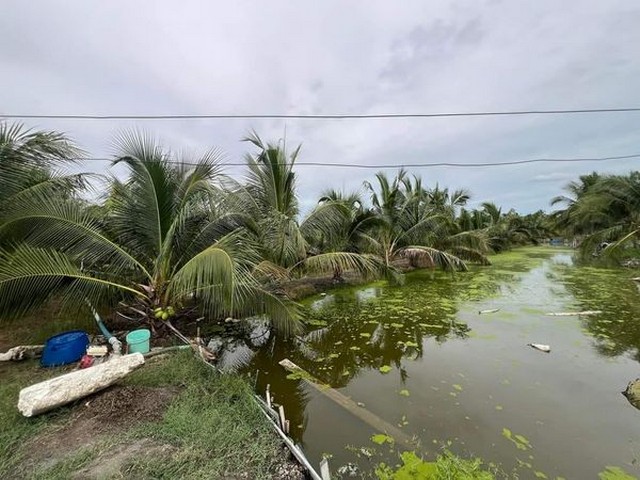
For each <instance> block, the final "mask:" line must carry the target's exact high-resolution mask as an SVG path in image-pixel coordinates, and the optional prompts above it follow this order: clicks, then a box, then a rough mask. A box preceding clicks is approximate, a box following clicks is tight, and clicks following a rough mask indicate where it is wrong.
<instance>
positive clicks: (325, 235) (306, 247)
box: [230, 132, 381, 279]
mask: <svg viewBox="0 0 640 480" xmlns="http://www.w3.org/2000/svg"><path fill="white" fill-rule="evenodd" d="M245 141H247V142H250V143H251V144H252V145H254V146H255V147H257V148H258V153H257V154H253V155H252V154H248V155H247V156H246V161H247V166H248V170H249V172H248V176H247V184H246V186H242V185H239V186H237V188H236V189H235V191H234V195H233V196H232V197H231V199H230V202H234V204H233V206H232V207H231V208H232V209H233V210H234V211H236V212H240V213H242V215H244V217H245V219H246V225H247V226H248V228H249V229H250V230H251V231H252V232H253V234H254V236H255V238H256V243H257V244H258V245H259V249H260V253H261V255H262V257H263V259H264V261H263V262H262V263H261V265H260V268H261V269H262V271H263V272H265V273H267V274H268V275H270V276H271V278H274V277H276V278H277V277H279V278H280V279H286V278H289V277H291V276H292V275H293V276H300V275H304V274H307V273H311V274H322V273H331V272H335V271H341V272H342V271H349V270H351V271H356V272H358V273H359V274H361V275H364V276H367V277H368V276H374V275H377V274H379V272H380V271H381V265H380V264H379V262H377V259H376V257H375V256H371V255H366V254H361V253H359V252H357V251H354V250H353V249H351V250H349V249H347V248H346V246H344V248H342V247H341V248H330V249H328V250H326V251H325V250H320V249H319V248H317V247H318V245H319V242H323V241H327V239H335V237H336V232H338V231H339V230H340V229H341V228H342V227H343V225H344V219H345V215H346V213H345V212H346V210H345V204H344V202H343V201H341V200H332V201H323V202H320V203H319V204H318V205H317V206H316V208H314V209H313V210H312V211H311V212H310V213H309V214H308V215H307V216H305V217H304V218H303V219H302V220H301V221H300V222H299V221H298V217H299V204H298V197H297V190H296V177H295V172H294V166H295V162H296V159H297V157H298V154H299V152H300V146H298V147H296V148H295V149H294V150H293V152H291V153H289V152H288V151H287V146H286V143H285V142H284V141H281V142H279V143H277V144H273V143H265V142H263V141H262V139H261V138H260V137H259V136H258V135H257V134H256V133H255V132H253V133H251V134H250V135H249V136H248V137H247V138H246V139H245ZM323 239H324V240H323ZM334 246H335V245H334Z"/></svg>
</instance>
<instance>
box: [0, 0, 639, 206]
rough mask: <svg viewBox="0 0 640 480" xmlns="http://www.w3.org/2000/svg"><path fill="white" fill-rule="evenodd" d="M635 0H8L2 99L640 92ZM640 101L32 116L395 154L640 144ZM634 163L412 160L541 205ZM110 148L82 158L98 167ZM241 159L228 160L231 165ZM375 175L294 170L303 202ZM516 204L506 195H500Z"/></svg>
mask: <svg viewBox="0 0 640 480" xmlns="http://www.w3.org/2000/svg"><path fill="white" fill-rule="evenodd" d="M639 22H640V4H638V3H637V2H636V1H635V0H611V1H607V2H601V1H598V0H588V1H587V0H581V1H578V0H572V1H566V2H562V3H558V2H556V1H552V0H541V1H535V2H533V1H530V2H500V1H493V0H492V1H485V2H477V1H471V0H462V1H453V2H444V1H436V2H421V1H417V0H416V1H411V2H402V3H400V4H398V3H397V2H386V1H371V2H366V3H365V2H362V3H354V2H350V3H344V2H339V1H337V0H336V1H326V2H315V3H308V2H304V3H303V2H289V1H273V2H268V3H267V2H248V1H238V2H226V3H212V2H195V1H187V2H182V3H180V4H176V3H175V2H168V1H145V2H143V1H136V2H129V1H123V0H120V1H110V2H87V1H84V0H73V1H65V2H37V4H36V3H35V2H24V1H20V0H9V1H5V2H4V3H3V15H2V16H1V17H0V44H2V45H3V48H2V50H1V51H0V65H1V66H2V72H3V73H2V75H0V106H1V107H0V108H1V110H0V113H1V112H6V113H15V112H19V113H22V112H24V113H34V112H42V113H129V114H136V113H156V114H162V113H212V112H213V113H225V112H228V113H336V112H337V113H343V112H344V113H366V112H436V111H470V110H504V109H526V108H555V107H559V108H579V107H607V106H636V105H640V91H639V90H638V89H637V88H636V83H637V82H636V79H637V78H638V76H639V75H640V56H638V55H637V45H640V30H639V29H637V28H636V26H637V24H638V23H639ZM639 123H640V114H625V115H603V116H597V117H596V116H567V117H508V118H506V117H500V118H490V117H483V118H458V119H425V120H394V121H382V120H371V121H334V122H331V121H313V122H312V121H307V120H297V121H294V120H288V121H286V122H285V121H276V120H264V121H245V120H226V121H203V120H198V121H173V122H137V123H136V122H99V123H98V122H96V123H90V122H79V121H44V120H42V121H34V122H29V125H34V126H38V127H43V128H59V129H62V130H65V131H67V132H68V133H70V134H71V135H72V136H73V137H75V138H76V139H77V140H78V141H79V142H80V143H81V144H82V145H83V146H84V147H85V148H87V149H88V150H89V151H90V152H91V153H92V154H93V155H95V156H98V157H102V156H105V155H106V154H108V153H109V143H110V139H111V137H112V135H113V133H114V132H116V131H117V130H118V129H120V128H123V127H127V126H129V127H130V126H138V127H142V128H146V129H149V130H151V131H153V132H157V134H158V135H159V136H160V137H162V138H163V139H165V141H167V143H169V144H170V145H171V146H172V148H174V149H175V150H181V149H185V148H187V149H191V150H193V149H196V150H197V149H204V148H206V147H209V146H212V145H217V146H220V147H222V148H224V149H225V150H227V151H228V152H229V155H230V156H231V157H232V158H233V159H234V160H240V158H241V154H242V152H243V151H245V150H246V149H247V146H246V145H244V144H240V143H239V139H240V138H241V137H242V136H243V135H244V134H245V133H246V132H247V131H248V130H249V129H250V128H256V130H258V132H260V134H261V135H262V136H263V137H265V138H269V137H272V138H278V137H280V136H282V135H283V133H284V131H285V128H286V132H287V138H288V139H289V142H290V143H293V142H302V143H303V144H304V147H303V151H302V156H301V161H305V160H306V161H325V162H351V163H372V164H389V163H393V164H401V163H416V162H434V161H456V162H474V163H477V162H487V161H506V160H514V159H527V158H534V157H542V156H547V157H575V156H588V157H594V156H608V155H624V154H628V153H636V150H640V146H638V143H639V142H638V140H640V129H639V128H638V125H639ZM636 164H637V162H635V161H633V160H629V161H616V162H613V161H612V162H607V163H606V164H605V163H600V164H597V165H596V164H593V163H581V164H571V165H567V164H557V165H556V164H553V165H552V164H536V165H527V166H521V167H500V168H494V169H464V170H463V169H444V168H437V169H421V170H419V171H417V173H420V174H422V175H423V176H424V177H425V180H426V181H427V182H428V183H435V182H436V181H437V182H440V183H441V184H450V185H451V186H452V187H467V188H470V189H471V190H472V191H473V193H474V198H475V199H476V200H477V201H481V200H485V199H486V200H492V201H496V202H498V203H501V202H504V203H505V207H507V208H508V207H511V206H515V207H516V208H518V209H522V210H535V209H538V208H544V207H546V206H547V205H548V200H549V198H551V197H552V196H554V195H556V194H558V193H559V192H558V190H559V188H561V187H562V185H564V184H565V183H566V181H568V180H570V179H571V178H573V177H572V176H577V175H579V174H582V173H587V172H589V171H591V170H593V169H594V167H598V168H599V169H600V170H606V171H615V172H621V171H628V170H630V169H631V168H634V167H635V165H636ZM105 165H106V162H94V163H92V164H91V166H90V168H91V169H93V170H100V169H104V168H105ZM233 172H238V169H234V170H233ZM374 172H375V171H367V170H355V169H344V170H343V169H340V170H338V169H326V168H324V169H323V168H318V167H313V168H312V167H300V169H299V185H300V188H301V192H302V195H303V197H304V199H303V201H304V203H305V204H306V205H310V204H312V203H313V201H314V199H315V198H316V196H317V194H318V193H319V192H320V191H321V190H322V189H324V188H326V187H328V186H336V187H345V188H358V187H359V186H360V185H361V182H362V180H364V179H365V178H371V177H372V176H373V173H374ZM507 203H508V204H507Z"/></svg>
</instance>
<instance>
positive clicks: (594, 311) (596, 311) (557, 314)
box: [545, 310, 602, 317]
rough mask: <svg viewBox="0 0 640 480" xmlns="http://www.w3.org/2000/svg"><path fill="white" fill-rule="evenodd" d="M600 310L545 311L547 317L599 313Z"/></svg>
mask: <svg viewBox="0 0 640 480" xmlns="http://www.w3.org/2000/svg"><path fill="white" fill-rule="evenodd" d="M600 313H602V310H585V311H583V312H559V313H545V315H547V316H548V317H576V316H578V315H582V316H587V315H599V314H600Z"/></svg>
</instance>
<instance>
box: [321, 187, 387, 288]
mask: <svg viewBox="0 0 640 480" xmlns="http://www.w3.org/2000/svg"><path fill="white" fill-rule="evenodd" d="M318 203H319V205H333V207H334V210H335V212H336V213H337V215H338V221H337V222H336V224H335V225H334V227H333V228H332V229H331V231H329V232H327V233H326V234H325V235H323V236H321V237H320V238H318V239H316V242H315V243H314V246H315V248H317V250H318V251H320V252H350V253H363V252H368V251H370V250H371V245H372V244H371V236H370V234H371V232H372V231H373V230H374V229H375V228H376V227H380V226H382V224H383V223H382V221H381V219H380V218H379V217H378V215H377V214H376V212H374V211H373V210H372V209H370V208H365V206H364V202H363V200H362V198H361V197H360V195H359V194H358V193H343V192H340V191H337V190H327V191H325V192H324V193H323V194H322V196H321V197H320V200H319V201H318ZM342 274H343V272H342V270H341V269H340V268H339V266H338V268H336V270H335V271H334V274H333V277H334V280H336V281H341V280H342Z"/></svg>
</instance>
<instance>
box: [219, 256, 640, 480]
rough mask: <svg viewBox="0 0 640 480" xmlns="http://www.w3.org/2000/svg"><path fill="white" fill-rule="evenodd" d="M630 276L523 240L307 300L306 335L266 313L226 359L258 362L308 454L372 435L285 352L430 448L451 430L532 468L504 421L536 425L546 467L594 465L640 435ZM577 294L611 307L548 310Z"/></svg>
mask: <svg viewBox="0 0 640 480" xmlns="http://www.w3.org/2000/svg"><path fill="white" fill-rule="evenodd" d="M633 276H637V274H633V272H631V271H624V270H604V269H593V268H591V267H585V266H581V265H577V266H573V265H572V255H571V253H569V252H567V251H566V250H564V251H553V250H551V249H531V250H527V249H525V250H520V251H518V252H513V253H506V254H502V255H500V256H499V257H497V258H496V259H495V262H494V265H493V266H491V267H488V268H474V269H472V271H471V272H468V273H464V274H457V275H455V276H452V275H450V274H444V273H439V272H429V271H425V272H415V273H413V274H411V275H409V276H408V277H407V281H406V283H405V285H404V286H402V287H395V286H391V285H386V284H383V283H379V284H374V285H369V286H366V287H360V288H348V287H344V288H339V289H336V290H332V291H331V292H329V293H328V294H327V295H325V296H318V297H315V298H313V299H310V300H309V301H308V302H306V307H305V316H306V320H307V323H308V325H309V329H308V331H307V333H306V334H305V335H304V336H302V337H300V338H297V339H290V340H287V339H283V338H280V337H277V336H274V335H272V334H271V333H270V332H269V331H268V330H267V329H266V328H265V327H264V326H260V324H259V323H256V324H254V325H253V328H251V329H249V330H247V331H246V332H244V334H243V335H239V336H236V337H235V338H234V339H232V340H230V341H229V342H228V347H227V349H226V350H225V352H224V353H223V355H222V359H221V362H222V363H225V364H227V365H229V366H232V367H234V368H236V369H239V370H240V371H241V372H245V373H247V374H249V375H251V376H252V378H255V375H256V373H257V379H256V389H257V390H258V391H259V392H260V393H263V392H264V390H265V388H266V386H267V385H270V389H271V392H272V393H273V394H274V395H275V401H276V402H278V403H280V404H282V405H283V406H284V408H285V412H286V415H287V417H288V418H289V419H290V421H291V432H292V435H293V436H294V437H295V438H296V440H298V441H299V442H301V443H302V444H303V446H306V447H307V449H306V451H307V454H310V455H311V457H310V458H313V460H314V462H317V461H318V459H319V458H320V457H321V455H322V454H323V452H330V453H332V454H334V460H335V462H336V464H337V465H340V463H337V462H343V463H344V462H346V461H351V460H353V458H352V456H349V455H347V454H346V453H345V450H344V447H345V445H356V446H362V445H368V446H371V445H370V444H371V442H370V440H369V439H370V436H371V434H372V432H371V428H369V427H368V426H367V425H363V424H362V422H360V421H359V420H358V419H357V418H355V417H353V418H351V415H350V413H349V412H347V411H345V410H343V409H341V408H340V407H337V406H336V405H335V404H333V403H332V402H331V401H330V400H327V399H326V398H324V396H323V395H322V394H321V393H318V392H315V391H313V390H311V389H309V388H308V387H305V382H303V381H301V380H299V379H295V378H289V379H288V378H287V372H285V371H284V370H283V369H282V368H281V367H280V366H279V365H278V362H279V361H280V360H282V359H283V358H288V359H290V360H291V361H293V362H294V363H296V364H298V365H300V366H301V367H302V368H304V369H305V370H307V371H308V372H309V373H311V374H312V375H313V376H314V377H317V378H318V380H319V381H320V382H323V383H326V384H329V385H331V386H333V387H334V388H338V389H341V391H342V393H343V394H345V395H348V396H351V398H352V399H353V400H354V401H359V402H360V401H361V402H365V403H366V408H367V409H368V410H369V411H371V412H372V413H373V414H376V415H378V416H380V417H381V418H383V419H384V420H386V421H388V422H391V423H394V424H398V426H399V427H400V428H402V429H403V431H406V432H407V433H409V434H412V435H413V434H414V435H416V436H418V437H419V438H420V439H421V440H422V441H423V445H424V446H425V449H426V450H428V449H429V446H430V445H441V443H437V444H434V443H432V442H433V441H437V442H438V441H443V440H449V439H450V440H452V441H453V442H454V443H453V446H452V447H451V449H452V450H454V451H455V452H457V453H460V454H463V455H464V454H468V453H469V452H473V453H475V454H477V455H480V456H482V457H484V458H485V459H487V460H488V461H495V462H497V463H500V464H501V465H503V466H505V468H507V469H510V468H516V467H517V468H520V469H521V470H522V471H521V472H520V473H521V474H522V475H521V478H533V477H532V475H533V473H532V470H531V468H530V467H526V469H525V467H522V465H519V464H518V465H516V461H517V459H518V458H519V455H520V451H517V449H516V447H515V446H514V445H513V443H512V442H510V441H509V440H508V439H506V438H505V437H504V435H503V434H502V432H503V431H504V430H503V429H504V428H508V429H509V430H512V431H513V432H517V434H518V435H523V436H524V437H526V438H527V439H529V440H530V441H531V445H533V447H532V448H533V450H532V453H531V454H532V455H533V456H535V459H533V458H529V459H528V460H527V463H526V464H527V465H529V464H532V465H533V464H535V465H536V469H537V470H541V471H542V470H543V471H545V472H546V474H547V475H548V477H549V478H555V477H556V476H564V477H565V478H595V476H596V475H597V472H599V471H601V470H602V469H603V468H604V466H605V465H608V464H619V465H623V464H624V465H628V463H625V462H629V461H630V454H629V453H628V449H629V448H631V447H630V446H629V445H630V443H629V442H630V441H631V440H630V439H633V438H640V437H639V434H640V432H638V429H637V422H634V420H635V419H637V418H636V417H637V411H635V410H633V407H630V406H629V405H628V404H627V402H626V400H625V399H624V398H623V397H622V396H621V395H620V393H619V392H620V390H621V389H622V388H623V387H624V385H626V383H627V382H628V381H629V380H630V379H632V378H634V376H637V361H640V355H639V352H638V347H639V346H640V325H636V319H637V318H638V316H639V314H640V299H639V297H638V292H637V287H636V285H635V284H634V282H632V281H631V280H630V278H631V277H633ZM494 309H498V310H497V311H496V312H495V313H491V314H486V315H479V314H478V312H479V311H480V310H494ZM573 310H602V311H603V313H602V314H600V315H596V316H591V317H586V316H585V317H548V316H545V313H546V312H550V311H555V312H562V311H573ZM585 335H588V336H585ZM585 339H586V341H585ZM531 341H539V342H541V343H549V344H551V345H552V353H551V354H548V355H547V354H541V353H540V352H536V351H534V350H532V349H531V348H528V347H526V344H527V343H529V342H531ZM591 342H592V343H593V345H589V343H591ZM614 356H622V357H621V358H618V359H617V360H616V361H610V360H612V357H614ZM627 357H633V358H634V359H635V361H634V360H631V359H630V358H627ZM380 367H391V372H389V373H387V374H384V373H383V372H382V371H379V369H380ZM403 389H406V390H405V391H406V392H410V395H407V396H402V394H400V393H399V392H400V391H403ZM403 419H406V420H407V421H408V424H406V425H405V423H404V420H403ZM593 432H598V435H597V436H596V435H595V434H594V433H593ZM633 445H634V446H633V448H636V447H635V445H636V444H635V443H634V444H633ZM435 448H437V447H434V449H435ZM639 448H640V447H639ZM625 449H626V450H625ZM634 457H635V455H634ZM338 459H339V460H338ZM387 460H390V461H394V460H395V459H394V458H391V459H387Z"/></svg>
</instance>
